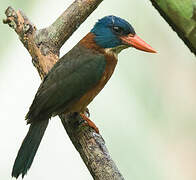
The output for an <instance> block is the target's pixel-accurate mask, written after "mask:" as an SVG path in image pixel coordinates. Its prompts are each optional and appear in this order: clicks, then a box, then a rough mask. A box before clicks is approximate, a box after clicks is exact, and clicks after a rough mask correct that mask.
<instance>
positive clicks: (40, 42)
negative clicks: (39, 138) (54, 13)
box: [3, 0, 124, 180]
mask: <svg viewBox="0 0 196 180" xmlns="http://www.w3.org/2000/svg"><path fill="white" fill-rule="evenodd" d="M101 1H102V0H76V1H75V2H74V3H73V4H72V5H71V6H70V7H69V8H68V9H67V10H66V11H65V12H64V13H63V14H62V15H61V16H60V17H59V18H58V19H57V20H56V21H55V22H54V23H53V24H52V25H51V26H50V27H49V28H45V29H42V30H39V31H38V30H36V27H35V26H34V25H33V24H32V23H31V22H30V21H29V20H28V18H27V17H26V16H25V15H24V14H23V13H22V12H21V11H17V12H16V11H15V10H14V9H13V8H11V7H8V8H7V10H6V12H5V14H6V16H7V19H5V20H4V21H3V22H4V23H6V24H8V25H9V26H10V27H12V28H13V29H14V30H15V31H16V33H17V34H18V36H19V38H20V40H21V42H22V43H23V44H24V46H25V47H26V49H27V50H28V52H29V53H30V55H31V56H32V60H33V64H34V66H35V67H36V68H37V70H38V72H39V74H40V77H41V79H43V77H44V76H45V75H46V74H47V73H48V71H49V70H50V69H51V68H52V67H53V65H54V64H55V63H56V62H57V61H58V58H59V50H60V47H61V46H62V45H63V44H64V42H65V41H66V40H67V39H68V38H69V37H70V36H71V34H72V33H73V32H74V31H75V30H76V29H77V27H79V25H80V24H81V23H82V22H83V21H84V20H85V19H86V18H87V17H88V16H89V15H90V14H91V12H92V11H93V10H94V9H95V8H96V7H97V6H98V5H99V4H100V2H101ZM59 117H60V118H61V121H62V123H63V126H64V128H65V130H66V131H67V133H68V135H69V137H70V139H71V141H72V143H73V145H74V146H75V148H76V149H77V150H78V152H79V153H80V156H81V158H82V159H83V161H84V163H85V164H86V166H87V168H88V169H89V171H90V173H91V175H92V176H93V178H94V179H95V180H123V179H124V178H123V177H122V175H121V174H120V172H119V171H118V168H117V166H116V165H115V163H114V162H113V160H112V159H111V157H110V155H109V152H108V150H107V148H106V146H105V142H104V140H103V138H102V137H101V135H99V134H96V132H95V131H94V130H93V129H92V128H90V127H88V126H83V122H81V117H80V116H79V115H78V114H66V115H65V114H62V115H60V116H59Z"/></svg>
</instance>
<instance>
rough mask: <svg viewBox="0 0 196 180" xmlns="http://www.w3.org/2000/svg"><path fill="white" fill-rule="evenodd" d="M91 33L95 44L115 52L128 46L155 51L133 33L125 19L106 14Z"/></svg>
mask: <svg viewBox="0 0 196 180" xmlns="http://www.w3.org/2000/svg"><path fill="white" fill-rule="evenodd" d="M91 33H93V34H94V35H95V38H94V40H95V42H96V44H97V45H99V46H100V47H102V48H110V49H112V50H113V51H115V52H116V53H119V52H120V51H121V50H122V49H125V48H128V47H134V48H136V49H139V50H142V51H146V52H151V53H155V52H156V51H155V50H154V49H153V48H152V47H151V46H150V45H148V44H147V43H146V42H144V41H143V40H142V39H141V38H140V37H139V36H138V35H137V34H136V33H135V30H134V29H133V27H132V26H131V25H130V24H129V23H128V22H127V21H125V20H124V19H122V18H119V17H116V16H106V17H103V18H102V19H100V20H99V21H98V22H97V23H96V24H95V26H94V27H93V29H92V30H91Z"/></svg>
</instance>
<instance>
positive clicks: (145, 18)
mask: <svg viewBox="0 0 196 180" xmlns="http://www.w3.org/2000/svg"><path fill="white" fill-rule="evenodd" d="M71 3H72V0H69V1H68V0H67V1H63V0H58V2H57V1H53V0H43V1H25V0H7V1H2V2H1V6H0V19H1V22H2V19H3V18H5V15H4V11H5V9H6V8H7V7H8V6H9V5H11V6H13V7H14V8H15V9H21V10H23V12H24V13H25V14H26V15H27V16H28V17H29V18H30V20H31V21H32V22H33V23H34V24H36V26H37V28H39V29H40V28H43V27H46V26H49V25H50V24H51V23H52V22H53V21H54V20H55V19H56V18H57V17H58V16H59V15H60V14H61V13H62V12H63V11H64V10H65V9H66V8H67V7H68V6H69V5H70V4H71ZM111 14H113V15H116V16H120V17H122V18H125V19H126V20H128V21H129V22H130V23H131V24H132V25H133V26H134V28H135V30H136V32H137V34H138V35H139V36H140V37H142V38H143V39H144V40H145V41H146V42H148V43H149V44H150V45H151V46H152V47H153V48H154V49H156V50H157V51H158V54H148V53H145V52H141V51H137V50H135V49H131V48H130V49H128V50H126V51H123V52H122V53H121V54H120V55H119V62H118V66H117V68H116V71H115V73H114V75H113V77H112V78H111V80H110V81H109V83H108V84H107V85H106V87H105V88H104V90H103V91H102V92H101V93H100V94H99V95H98V96H97V98H96V99H95V100H94V101H93V103H91V104H90V106H89V108H90V112H91V119H92V120H93V121H94V122H95V123H96V125H97V126H98V127H99V129H100V132H101V134H102V135H103V137H104V139H105V141H106V145H107V147H108V149H109V151H110V153H111V156H112V157H113V159H114V160H115V162H116V164H117V166H118V167H119V169H120V171H121V173H122V174H123V176H124V177H125V179H127V180H132V179H134V180H174V179H177V180H195V179H196V170H195V167H196V133H195V132H196V59H195V57H194V55H193V54H191V53H190V51H189V50H188V48H187V47H186V46H185V45H184V43H183V42H182V41H181V40H180V39H179V38H178V37H177V35H176V33H175V32H173V31H172V30H171V28H170V27H169V25H168V24H167V23H166V22H165V21H164V20H163V19H162V18H161V17H160V15H159V14H158V12H157V11H156V10H155V9H154V8H153V7H152V5H151V3H150V2H149V0H143V1H136V0H135V1H130V0H124V1H115V2H114V1H113V0H105V1H104V2H103V3H102V4H101V5H100V6H99V7H98V9H97V10H95V11H94V12H93V14H92V15H91V16H90V17H89V18H88V19H87V20H86V21H85V22H84V23H83V24H82V25H81V26H80V28H79V29H78V30H77V31H76V32H75V33H74V34H73V35H72V37H71V38H70V39H69V40H68V41H67V42H66V44H65V45H64V46H63V48H62V49H61V56H62V55H63V54H65V53H66V52H67V51H68V50H70V49H71V48H72V47H73V46H74V45H75V44H76V43H77V42H78V41H79V40H80V39H81V38H82V37H83V36H84V35H85V34H86V33H87V32H88V31H90V29H91V28H92V26H93V25H94V23H95V22H96V21H97V19H99V18H101V17H103V16H105V15H111ZM0 57H1V58H0V82H1V83H0V92H1V93H0V102H1V103H0V116H1V118H0V119H1V126H0V142H1V145H0V178H1V179H3V180H9V179H11V170H12V165H13V163H14V159H15V157H16V154H17V151H18V149H19V147H20V144H21V142H22V140H23V138H24V136H25V135H26V132H27V130H28V126H26V125H25V121H24V117H25V114H26V113H27V111H28V108H29V106H30V104H31V102H32V100H33V98H34V95H35V92H36V91H37V88H38V86H39V84H40V78H39V76H38V73H37V72H36V70H35V68H33V66H32V63H31V57H30V55H29V54H28V52H27V51H26V49H25V48H24V47H23V45H22V43H21V42H20V41H19V39H18V37H17V35H16V33H15V32H14V31H13V30H12V29H10V28H9V27H8V26H7V25H3V24H2V23H0ZM34 179H44V180H45V179H47V180H50V179H74V180H76V179H80V180H91V179H92V177H91V175H90V174H89V172H88V170H87V169H86V167H85V165H84V164H83V162H82V160H81V159H80V156H79V154H78V153H77V151H76V150H75V149H74V147H73V145H72V143H71V142H70V140H69V138H68V136H67V134H66V132H65V131H64V129H63V127H62V125H61V123H60V121H59V119H58V118H57V117H56V118H53V119H52V120H51V121H50V125H49V127H48V129H47V131H46V133H45V136H44V138H43V141H42V143H41V146H40V148H39V150H38V153H37V155H36V157H35V160H34V162H33V165H32V167H31V169H30V171H29V172H28V175H27V176H26V177H25V180H34Z"/></svg>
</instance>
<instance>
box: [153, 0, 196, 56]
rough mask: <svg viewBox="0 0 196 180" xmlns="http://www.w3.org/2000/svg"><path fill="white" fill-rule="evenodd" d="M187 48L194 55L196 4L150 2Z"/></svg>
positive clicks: (189, 0) (188, 1)
mask: <svg viewBox="0 0 196 180" xmlns="http://www.w3.org/2000/svg"><path fill="white" fill-rule="evenodd" d="M150 1H151V2H152V5H153V6H154V7H155V8H156V9H157V10H158V11H159V13H160V14H161V16H162V17H163V18H164V19H165V20H166V21H167V23H168V24H169V25H170V26H171V27H172V29H173V30H174V31H176V33H177V34H178V36H179V37H180V38H181V39H182V40H183V41H184V43H185V44H186V45H187V47H188V48H189V49H190V51H191V52H193V53H194V54H195V55H196V2H195V1H192V0H175V1H173V0H167V1H165V0H150Z"/></svg>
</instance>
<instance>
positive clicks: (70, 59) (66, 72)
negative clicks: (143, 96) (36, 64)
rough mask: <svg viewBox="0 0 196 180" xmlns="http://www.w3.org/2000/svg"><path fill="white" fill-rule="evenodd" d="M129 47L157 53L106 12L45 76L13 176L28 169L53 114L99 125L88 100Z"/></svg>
mask: <svg viewBox="0 0 196 180" xmlns="http://www.w3.org/2000/svg"><path fill="white" fill-rule="evenodd" d="M128 47H134V48H136V49H139V50H142V51H146V52H150V53H156V51H155V50H154V49H153V48H152V47H151V46H150V45H148V44H147V43H146V42H145V41H143V40H142V39H141V38H140V37H139V36H138V35H137V34H136V32H135V30H134V28H133V27H132V26H131V25H130V24H129V23H128V22H127V21H126V20H124V19H122V18H120V17H116V16H113V15H110V16H105V17H103V18H102V19H100V20H98V22H97V23H96V24H95V25H94V27H93V28H92V30H91V31H90V32H89V33H88V34H87V35H86V36H85V37H84V38H83V39H82V40H80V41H79V42H78V43H77V44H76V45H75V46H74V47H73V48H72V49H71V50H70V51H69V52H68V53H67V54H65V55H64V56H63V57H62V58H60V59H59V61H58V62H57V63H56V64H55V65H54V66H53V68H52V69H51V70H50V71H49V73H48V74H47V75H46V76H45V78H44V80H43V81H42V83H41V85H40V86H39V88H38V91H37V93H36V95H35V98H34V100H33V103H32V104H31V106H30V108H29V112H28V113H27V115H26V118H25V119H26V120H27V124H30V127H29V131H28V133H27V135H26V137H25V139H24V140H23V142H22V145H21V147H20V149H19V151H18V154H17V157H16V160H15V162H14V166H13V169H12V177H15V178H18V176H19V175H22V178H23V177H24V175H25V174H26V173H27V171H28V170H29V168H30V167H31V164H32V162H33V159H34V157H35V154H36V152H37V149H38V147H39V145H40V142H41V140H42V137H43V135H44V132H45V130H46V128H47V126H48V122H49V119H50V118H51V117H52V116H56V115H60V114H62V113H79V114H80V115H81V117H82V118H83V119H84V120H85V121H86V122H87V123H88V125H89V126H90V127H92V128H94V129H95V131H96V132H97V133H98V132H99V131H98V128H97V127H96V126H95V124H94V123H93V122H92V121H90V119H89V118H88V117H87V116H86V115H85V111H86V109H87V106H88V104H89V103H90V102H91V101H92V100H93V99H94V98H95V97H96V95H97V94H98V93H99V92H100V91H101V90H102V89H103V87H104V86H105V84H106V83H107V82H108V80H109V79H110V77H111V75H112V74H113V72H114V69H115V67H116V64H117V59H118V54H119V53H120V52H121V51H122V50H123V49H126V48H128Z"/></svg>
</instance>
